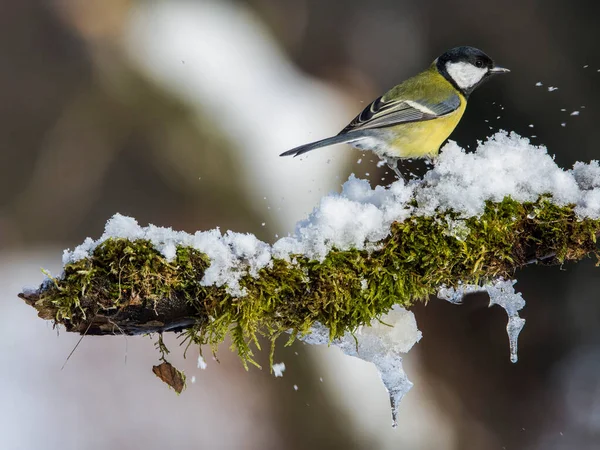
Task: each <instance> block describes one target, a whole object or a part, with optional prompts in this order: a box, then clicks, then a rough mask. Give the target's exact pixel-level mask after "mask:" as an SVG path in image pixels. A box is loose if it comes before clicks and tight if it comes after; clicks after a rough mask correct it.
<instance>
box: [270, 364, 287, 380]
mask: <svg viewBox="0 0 600 450" xmlns="http://www.w3.org/2000/svg"><path fill="white" fill-rule="evenodd" d="M272 369H273V375H274V376H275V378H277V377H282V376H283V372H285V363H276V364H273V367H272Z"/></svg>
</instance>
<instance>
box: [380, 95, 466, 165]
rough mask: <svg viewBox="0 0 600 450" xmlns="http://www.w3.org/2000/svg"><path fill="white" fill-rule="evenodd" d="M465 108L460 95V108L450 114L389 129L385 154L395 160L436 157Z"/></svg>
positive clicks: (463, 99) (464, 101) (463, 100)
mask: <svg viewBox="0 0 600 450" xmlns="http://www.w3.org/2000/svg"><path fill="white" fill-rule="evenodd" d="M466 106H467V102H466V99H465V98H464V97H463V96H462V95H460V106H459V107H458V109H457V110H456V111H454V112H452V113H450V114H447V115H445V116H442V117H439V118H437V119H432V120H427V121H424V122H413V123H406V124H399V125H396V126H394V127H391V128H390V129H389V131H390V132H391V139H390V141H389V147H388V148H387V153H388V154H389V155H390V156H392V155H393V156H395V157H397V158H423V157H427V156H435V155H437V154H438V152H439V150H440V146H441V145H442V144H443V143H444V141H445V140H446V139H448V136H450V134H451V133H452V132H453V131H454V129H455V128H456V125H458V122H459V121H460V119H461V118H462V116H463V114H464V112H465V108H466Z"/></svg>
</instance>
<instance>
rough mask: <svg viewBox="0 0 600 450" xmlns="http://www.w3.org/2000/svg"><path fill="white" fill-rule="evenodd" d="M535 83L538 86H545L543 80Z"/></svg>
mask: <svg viewBox="0 0 600 450" xmlns="http://www.w3.org/2000/svg"><path fill="white" fill-rule="evenodd" d="M535 85H536V86H537V87H540V86H543V85H542V82H541V81H538V82H537V83H535Z"/></svg>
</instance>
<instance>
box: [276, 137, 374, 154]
mask: <svg viewBox="0 0 600 450" xmlns="http://www.w3.org/2000/svg"><path fill="white" fill-rule="evenodd" d="M361 137H363V134H362V133H357V132H354V133H347V134H338V135H337V136H332V137H329V138H326V139H321V140H320V141H316V142H311V143H310V144H304V145H301V146H299V147H296V148H293V149H291V150H288V151H287V152H283V153H282V154H281V155H279V156H290V155H293V156H300V155H303V154H304V153H306V152H310V151H311V150H316V149H318V148H321V147H327V146H329V145H334V144H344V143H347V142H352V141H355V140H357V139H360V138H361Z"/></svg>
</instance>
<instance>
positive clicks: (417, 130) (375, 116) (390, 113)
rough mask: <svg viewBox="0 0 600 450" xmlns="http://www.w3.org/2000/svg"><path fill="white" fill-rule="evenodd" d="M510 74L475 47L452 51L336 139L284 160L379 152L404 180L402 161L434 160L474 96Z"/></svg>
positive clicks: (304, 147)
mask: <svg viewBox="0 0 600 450" xmlns="http://www.w3.org/2000/svg"><path fill="white" fill-rule="evenodd" d="M508 72H510V70H508V69H506V68H504V67H499V66H496V64H495V63H494V61H493V60H492V58H490V57H489V56H488V55H486V54H485V53H484V52H483V51H481V50H479V49H477V48H475V47H469V46H461V47H455V48H452V49H450V50H448V51H446V52H445V53H444V54H442V55H441V56H439V57H438V58H436V59H435V60H434V61H433V63H432V64H431V65H430V66H429V68H427V69H426V70H424V71H423V72H421V73H419V74H417V75H415V76H414V77H412V78H409V79H407V80H405V81H403V82H402V83H400V84H399V85H397V86H395V87H393V88H392V89H390V90H389V91H388V92H386V93H385V94H383V95H382V96H380V97H378V98H377V99H375V100H374V101H373V102H372V103H370V104H369V105H368V106H367V107H366V108H365V109H364V110H363V111H362V112H361V113H360V114H359V115H358V116H356V117H355V118H354V120H352V122H350V123H349V124H348V126H346V127H345V128H344V129H343V130H342V131H341V132H340V133H339V134H337V135H336V136H332V137H328V138H326V139H321V140H319V141H316V142H311V143H309V144H304V145H301V146H299V147H296V148H293V149H291V150H288V151H286V152H284V153H282V154H281V155H279V156H292V155H293V156H300V155H303V154H305V153H307V152H310V151H312V150H316V149H318V148H322V147H327V146H329V145H334V144H349V145H351V146H352V147H354V148H357V149H359V150H370V151H372V152H374V153H375V154H377V156H379V158H381V159H382V160H383V161H384V162H385V163H387V165H388V166H389V167H390V168H391V169H392V170H393V171H394V173H395V174H396V176H397V177H398V179H403V178H404V177H403V176H402V173H401V172H400V170H399V169H398V160H400V159H408V158H427V159H429V160H431V161H435V158H436V157H437V155H438V153H439V149H440V146H441V145H442V144H443V143H444V141H445V140H446V139H447V138H448V137H449V136H450V134H451V133H452V131H454V129H455V128H456V126H457V125H458V123H459V122H460V119H461V118H462V116H463V114H464V112H465V109H466V107H467V99H468V98H469V96H470V95H471V93H472V92H473V91H474V90H475V89H476V88H477V87H479V86H481V84H483V83H484V82H485V81H486V80H488V79H489V78H490V77H491V76H492V75H497V74H503V73H508Z"/></svg>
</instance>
